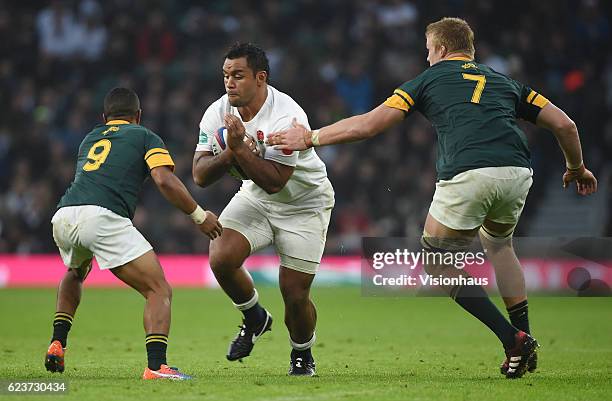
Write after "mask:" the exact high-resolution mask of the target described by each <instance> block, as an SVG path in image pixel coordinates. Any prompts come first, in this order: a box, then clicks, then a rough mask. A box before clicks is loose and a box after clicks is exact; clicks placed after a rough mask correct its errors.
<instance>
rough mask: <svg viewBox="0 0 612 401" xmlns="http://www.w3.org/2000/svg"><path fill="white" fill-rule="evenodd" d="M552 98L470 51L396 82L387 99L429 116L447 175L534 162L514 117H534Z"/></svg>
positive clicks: (439, 165) (442, 173)
mask: <svg viewBox="0 0 612 401" xmlns="http://www.w3.org/2000/svg"><path fill="white" fill-rule="evenodd" d="M547 103H548V100H547V99H546V98H545V97H544V96H542V95H540V94H539V93H537V92H535V91H533V90H532V89H531V88H529V87H528V86H525V85H523V84H521V83H519V82H517V81H515V80H513V79H511V78H508V77H506V76H505V75H503V74H500V73H498V72H496V71H494V70H492V69H491V68H490V67H488V66H486V65H484V64H479V63H476V62H474V61H473V60H470V59H469V58H466V57H454V58H450V59H446V60H443V61H440V62H438V63H436V64H434V65H433V66H431V67H430V68H428V69H427V70H425V71H424V72H423V73H421V74H420V75H419V76H417V77H416V78H415V79H413V80H411V81H408V82H405V83H404V84H402V85H401V86H400V87H399V88H397V89H396V90H395V91H394V92H393V95H391V96H390V97H389V98H388V99H387V100H386V101H385V103H384V104H385V105H387V106H389V107H393V108H397V109H400V110H402V111H404V112H405V114H406V115H408V114H409V113H411V112H412V111H413V110H417V111H419V112H421V113H422V114H423V115H424V116H425V117H426V118H427V119H428V120H429V121H431V123H432V125H433V127H434V129H435V130H436V133H437V136H438V148H437V153H438V155H437V161H436V170H437V172H438V179H439V180H448V179H450V178H452V177H454V176H455V175H457V174H459V173H462V172H464V171H467V170H472V169H477V168H482V167H502V166H516V167H530V153H529V148H528V146H527V139H526V137H525V134H524V133H523V131H522V130H521V129H520V128H519V126H518V124H517V122H516V119H517V118H522V119H525V120H527V121H531V122H533V123H535V121H536V118H537V116H538V113H539V112H540V110H541V109H542V108H543V107H544V106H545V105H546V104H547Z"/></svg>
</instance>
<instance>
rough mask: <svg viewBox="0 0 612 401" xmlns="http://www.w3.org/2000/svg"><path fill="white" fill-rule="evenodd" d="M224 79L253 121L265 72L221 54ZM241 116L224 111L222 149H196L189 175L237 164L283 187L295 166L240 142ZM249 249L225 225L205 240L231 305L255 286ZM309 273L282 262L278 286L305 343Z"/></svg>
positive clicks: (264, 91) (311, 310)
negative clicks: (216, 151) (218, 234)
mask: <svg viewBox="0 0 612 401" xmlns="http://www.w3.org/2000/svg"><path fill="white" fill-rule="evenodd" d="M223 81H224V84H225V91H226V93H227V95H228V101H229V103H230V104H231V105H232V106H234V107H236V108H237V109H238V112H239V113H240V117H241V118H242V121H244V122H248V121H250V120H252V119H253V118H254V117H255V116H256V115H257V113H258V112H259V110H260V109H261V107H262V106H263V104H264V103H265V101H266V98H267V95H268V87H267V82H266V81H267V73H266V72H265V71H257V72H255V71H253V70H252V69H251V68H249V66H248V63H247V60H246V58H245V57H242V58H237V59H234V60H230V59H226V60H225V62H224V63H223ZM242 121H241V119H240V118H238V117H237V116H235V115H232V114H227V115H226V116H225V117H224V125H225V127H226V128H227V130H228V138H227V148H226V149H225V150H224V151H223V152H221V153H220V154H219V155H217V156H213V155H212V152H196V153H195V155H194V158H193V168H192V173H193V179H194V181H195V182H196V184H198V185H199V186H202V187H205V186H208V185H210V184H212V183H213V182H215V181H216V180H218V179H219V178H221V177H222V176H223V174H225V173H226V172H227V171H228V170H229V169H230V168H231V167H232V166H234V165H238V166H240V167H241V168H242V170H243V171H244V172H245V173H246V174H247V176H248V177H249V178H250V179H251V180H253V182H254V183H255V184H256V185H258V186H259V187H260V188H262V189H263V190H265V191H266V192H267V193H269V194H273V193H276V192H279V191H280V190H282V189H283V188H284V187H285V185H286V184H287V181H288V180H289V178H291V175H292V174H293V170H294V168H293V167H291V166H286V165H283V164H280V163H276V162H274V161H271V160H265V159H262V158H261V157H259V155H258V154H256V153H254V152H253V150H254V143H252V140H251V139H250V138H249V137H246V138H247V140H246V141H245V127H244V125H243V123H242ZM250 254H251V247H250V244H249V242H248V240H247V239H246V238H245V237H244V236H243V235H242V234H240V233H239V232H238V231H235V230H232V229H225V230H224V232H223V236H222V237H220V238H219V239H216V240H214V241H212V242H211V244H210V266H211V269H212V270H213V273H214V274H215V277H216V278H217V281H218V282H219V284H220V285H221V288H223V290H224V291H225V293H226V294H227V295H228V296H229V297H230V298H231V299H232V301H234V303H236V304H240V303H244V302H246V301H248V300H250V299H251V298H252V297H253V295H254V290H255V287H254V285H253V280H252V279H251V276H250V275H249V273H248V272H247V271H246V269H245V268H244V267H243V264H244V261H245V260H246V258H247V257H248V256H249V255H250ZM313 278H314V275H311V274H306V273H301V272H298V271H295V270H292V269H288V268H286V267H283V266H281V267H280V270H279V285H280V289H281V293H282V295H283V299H284V301H285V324H286V326H287V328H288V330H289V333H290V335H291V338H292V339H293V341H296V342H298V343H303V342H307V341H308V340H310V339H311V338H312V334H313V333H314V328H315V325H316V309H315V307H314V304H313V303H312V301H311V300H310V286H311V283H312V280H313Z"/></svg>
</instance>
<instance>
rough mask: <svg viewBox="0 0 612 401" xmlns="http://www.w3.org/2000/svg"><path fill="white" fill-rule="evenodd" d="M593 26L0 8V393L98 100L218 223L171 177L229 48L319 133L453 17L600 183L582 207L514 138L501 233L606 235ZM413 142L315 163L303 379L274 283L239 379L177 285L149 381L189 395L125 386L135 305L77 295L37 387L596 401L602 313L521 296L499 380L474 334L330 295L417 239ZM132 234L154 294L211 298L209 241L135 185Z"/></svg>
mask: <svg viewBox="0 0 612 401" xmlns="http://www.w3.org/2000/svg"><path fill="white" fill-rule="evenodd" d="M611 8H612V4H611V3H610V2H606V1H599V2H598V1H594V0H580V1H569V0H563V1H552V0H550V1H543V0H541V1H485V0H482V1H476V0H464V1H462V0H449V1H427V0H418V1H401V0H398V1H396V0H360V1H348V0H327V1H315V0H301V1H281V0H267V1H261V2H257V1H246V0H242V1H240V0H233V1H231V2H230V1H205V2H203V1H143V0H105V1H102V0H98V1H95V0H84V1H77V0H72V1H35V0H21V1H10V0H0V188H1V190H0V287H4V286H7V285H8V287H30V286H34V287H37V288H30V289H28V288H2V289H1V290H0V316H1V317H2V319H3V324H2V330H0V333H1V334H0V356H2V357H3V363H2V365H0V384H1V385H0V394H3V393H2V392H3V391H4V389H3V385H4V384H6V383H7V380H17V379H20V380H27V381H35V380H45V379H49V378H51V376H50V375H49V374H48V373H47V372H46V371H45V370H44V367H43V364H42V356H43V352H44V349H45V347H46V345H47V344H48V341H49V335H50V332H51V319H52V316H53V312H54V300H55V288H54V287H55V286H56V285H57V282H58V280H59V277H61V275H62V274H63V271H64V269H63V267H62V265H61V261H60V258H59V256H58V255H57V252H56V249H55V247H54V244H53V242H52V239H51V229H50V225H49V220H50V217H51V215H52V214H53V212H54V210H55V205H56V203H57V201H58V199H59V197H60V196H61V194H62V193H63V191H64V190H65V188H66V186H67V185H68V184H69V183H70V181H71V179H72V177H73V174H74V165H75V155H76V150H77V147H78V144H79V143H80V141H81V139H82V137H83V136H84V134H85V133H86V132H88V131H89V130H90V129H91V127H92V126H94V125H95V124H97V123H99V122H101V120H100V111H101V106H102V104H101V102H102V98H103V96H104V94H105V93H106V91H107V90H108V89H110V88H112V87H114V86H117V85H128V86H131V87H133V88H134V89H135V90H136V91H137V92H138V93H139V94H140V97H141V100H142V106H143V109H144V119H143V124H144V125H146V126H148V127H150V128H152V129H153V130H155V131H156V132H157V133H159V134H160V135H161V136H162V137H163V138H164V139H165V141H166V144H167V146H168V147H169V149H170V151H171V153H172V154H173V156H174V158H175V161H176V163H177V172H178V173H179V175H180V176H181V178H182V179H183V180H184V182H185V183H186V184H187V185H188V186H189V187H190V189H191V190H192V192H193V193H194V194H195V195H196V197H197V198H198V199H199V201H200V202H201V203H202V204H204V205H206V207H208V208H210V209H212V210H214V211H216V212H220V211H221V210H222V208H223V206H224V205H225V204H226V202H227V201H228V200H229V199H230V197H231V196H232V194H233V193H234V191H235V190H236V189H237V187H238V182H237V181H235V180H233V179H231V178H229V177H226V178H224V179H223V180H222V181H221V182H219V183H216V184H215V185H213V186H212V187H210V188H209V189H205V190H202V189H199V188H196V187H195V186H194V185H193V183H192V180H191V173H190V171H191V160H192V156H193V150H194V147H195V143H196V140H197V132H198V129H197V125H198V122H199V121H200V118H201V116H202V114H203V112H204V110H205V108H206V107H207V106H208V104H210V103H211V102H212V101H214V100H215V99H217V98H218V97H219V96H220V95H221V94H222V93H223V84H222V76H221V71H220V69H221V64H222V61H223V60H222V55H223V53H224V50H225V49H226V47H227V46H228V45H229V44H231V43H232V42H234V41H236V40H249V41H255V42H258V43H259V44H261V45H262V46H263V47H264V48H265V49H266V50H267V52H268V56H269V58H270V61H271V68H272V71H271V81H272V84H273V85H274V86H275V87H277V88H278V89H280V90H282V91H285V92H287V93H288V94H290V95H291V96H292V97H293V98H294V99H296V100H297V101H298V103H300V104H301V105H302V107H303V108H304V109H305V110H306V112H307V113H308V116H309V118H310V121H311V125H312V126H313V127H319V126H322V125H324V124H327V123H330V122H333V121H335V120H337V119H339V118H342V117H345V116H348V115H351V114H354V113H359V112H363V111H366V110H368V109H369V108H370V107H373V106H375V105H377V104H379V103H380V102H382V101H383V100H384V99H385V98H386V97H387V96H388V94H389V93H391V91H392V90H393V89H394V88H395V87H396V86H397V85H399V84H400V83H402V82H403V81H405V80H407V79H410V78H412V77H413V76H415V75H416V74H417V73H419V72H420V71H421V70H423V69H424V68H426V67H427V63H426V60H425V59H426V51H425V46H424V38H423V31H424V28H425V26H426V24H427V23H428V22H431V21H434V20H437V19H439V18H440V17H442V16H448V15H452V16H460V17H463V18H466V19H467V20H468V21H469V23H470V24H471V25H472V27H473V28H474V30H475V33H476V48H477V59H478V60H479V61H481V62H485V63H488V64H490V65H492V66H493V67H494V68H495V69H497V70H498V71H501V72H505V73H507V74H509V75H511V76H512V77H514V78H517V79H519V80H521V81H523V82H525V83H528V84H530V85H532V86H533V87H534V88H536V89H537V90H538V91H541V92H542V93H543V94H545V95H546V96H547V97H549V98H550V99H551V100H552V101H554V102H555V103H556V104H558V105H560V106H561V107H562V108H563V109H565V110H566V111H567V112H568V113H569V114H570V116H571V117H572V118H574V119H575V120H576V122H577V124H578V127H579V129H580V133H581V137H582V143H583V146H584V154H585V158H586V161H587V163H588V166H589V168H591V169H592V170H593V171H594V172H595V173H596V174H597V176H598V178H599V180H600V191H599V192H598V193H597V194H596V195H595V196H592V197H589V198H588V199H581V198H579V197H578V196H577V195H576V194H575V193H574V192H573V191H567V192H565V193H563V192H562V190H561V188H560V187H561V185H560V183H561V174H562V173H563V159H562V156H561V152H560V151H559V149H558V148H557V145H556V143H555V140H554V138H553V137H552V135H551V134H550V133H545V132H541V131H538V130H537V129H535V128H534V127H532V126H530V125H525V129H526V132H527V135H528V137H529V140H530V143H531V149H532V155H533V167H534V170H535V182H534V187H533V188H532V191H531V193H530V196H529V199H528V202H527V208H526V210H525V214H524V216H523V218H522V220H521V223H520V227H519V230H518V234H520V235H523V236H544V237H546V236H558V235H562V236H569V237H572V236H583V235H586V236H603V235H605V236H610V235H611V234H612V224H611V216H610V213H609V211H610V210H611V209H612V208H611V207H610V171H611V169H612V163H611V162H612V158H610V156H609V155H610V154H611V151H612V113H611V111H612V110H611V109H612V57H611V55H612V48H611V47H612V46H611V40H610V39H611V33H610V22H611V18H610V15H612V13H611ZM434 141H435V139H434V135H433V132H432V129H431V127H430V125H429V124H428V123H427V122H426V121H425V120H424V119H423V118H422V117H420V116H418V115H415V116H412V117H411V118H409V119H408V120H407V121H406V122H405V123H404V124H402V125H401V126H399V127H397V128H396V129H393V130H391V131H390V132H388V133H385V134H383V135H380V136H379V137H377V138H374V139H373V140H370V141H368V142H365V143H359V144H352V145H343V146H337V147H328V148H321V149H319V150H318V153H319V154H320V155H321V157H322V158H323V159H324V160H325V162H326V163H327V167H328V172H329V175H330V179H331V180H332V182H333V184H334V186H335V189H336V208H335V211H334V213H333V220H332V224H331V227H330V231H329V237H328V246H327V250H326V255H328V256H327V257H326V260H325V264H324V265H323V266H322V272H321V273H325V274H319V275H318V276H317V279H316V281H315V286H314V288H313V298H314V301H315V302H316V304H317V307H318V316H319V319H318V325H317V334H318V338H319V339H318V342H317V344H316V345H315V349H314V354H315V357H316V358H317V370H318V373H319V376H320V377H318V378H315V379H313V380H308V381H303V380H297V381H296V380H292V379H293V378H289V377H287V376H286V368H287V362H288V346H287V335H286V330H285V329H284V327H282V326H283V325H282V314H283V305H282V299H281V296H280V294H279V293H278V290H277V288H274V286H271V287H265V286H262V287H258V288H259V291H260V295H261V299H262V302H264V304H265V306H266V307H267V308H268V309H269V310H270V311H271V313H272V314H273V315H274V316H275V318H276V322H275V328H274V330H273V331H272V332H271V333H269V334H267V335H266V336H265V337H263V338H262V339H261V341H259V342H258V345H257V347H256V349H255V351H254V354H253V355H252V356H251V357H249V358H247V360H246V361H245V363H244V364H231V363H229V362H227V361H226V360H225V357H224V352H225V350H226V349H227V348H226V347H227V343H228V341H229V340H230V336H232V335H233V334H234V333H235V331H234V330H235V327H234V325H235V324H236V323H238V321H239V313H238V312H237V311H236V310H235V309H234V308H233V307H232V306H231V304H230V302H229V300H228V299H227V297H226V296H225V294H223V293H222V292H221V291H219V290H217V289H202V288H192V289H190V288H176V289H175V291H174V297H173V322H172V333H171V345H170V348H169V362H171V364H177V366H179V367H181V369H183V370H184V371H186V372H188V373H191V374H193V375H195V376H196V378H197V380H193V381H190V382H187V383H142V382H141V381H140V380H139V375H140V373H141V372H142V368H143V363H144V360H145V352H144V345H143V341H142V340H143V332H142V326H141V318H140V314H141V310H142V303H143V300H142V298H140V297H139V296H138V295H137V294H135V293H134V292H133V291H131V290H126V289H122V288H100V289H98V288H88V289H87V291H86V292H85V295H84V297H83V302H82V303H81V306H80V308H79V311H78V314H77V317H76V319H75V325H74V327H73V329H72V331H71V337H70V349H69V354H68V359H67V370H66V372H65V373H64V375H63V376H57V375H56V376H53V378H54V379H62V380H67V381H68V382H69V386H70V390H69V395H68V396H67V397H64V399H75V400H79V401H82V400H100V399H110V398H112V399H115V400H130V401H133V400H146V401H151V400H158V399H160V400H161V399H163V400H168V399H177V398H184V399H194V398H198V399H213V400H216V399H249V400H266V401H270V400H295V399H308V400H315V399H323V400H329V399H352V400H353V399H359V400H368V401H369V400H372V399H381V400H382V399H384V400H406V399H435V400H442V399H495V400H497V401H503V400H512V401H514V400H516V399H517V397H520V398H521V399H538V400H559V399H564V400H584V399H609V398H610V394H612V384H611V383H612V380H611V379H612V376H611V372H612V365H610V361H612V343H611V338H610V335H609V333H610V332H612V320H611V319H610V318H609V316H610V299H611V298H589V299H586V298H582V297H580V298H578V297H565V298H551V297H545V296H533V297H531V298H530V301H529V303H530V316H531V323H532V324H531V326H532V329H533V330H534V334H535V335H536V337H537V338H538V339H539V340H540V342H541V344H542V348H541V350H540V369H539V370H538V372H537V373H535V374H529V375H527V376H526V377H524V378H523V379H522V380H520V381H517V382H511V383H508V381H506V380H505V379H504V378H503V377H501V376H500V375H499V373H498V365H499V362H500V361H501V358H502V356H503V353H502V350H501V348H500V347H499V344H498V343H497V339H496V338H495V336H493V335H492V334H491V333H490V332H488V331H487V330H486V329H483V327H481V325H480V323H479V322H477V321H476V320H475V319H471V318H469V317H467V315H466V313H464V312H462V311H460V310H458V308H457V306H456V305H454V303H453V302H450V301H449V300H448V299H444V298H438V299H434V298H420V297H373V296H362V295H361V294H360V291H359V288H356V287H355V286H338V285H337V284H339V283H349V282H352V283H354V282H359V263H360V261H359V257H358V256H356V255H357V254H358V252H359V245H360V238H361V237H362V236H364V235H369V236H380V237H383V236H388V235H399V236H402V235H405V236H410V237H414V236H418V235H420V230H421V225H422V223H423V219H424V216H425V213H426V210H427V206H428V205H429V202H430V200H431V196H432V193H433V189H434V181H435V173H434V162H433V160H434V155H435V153H434V152H435V150H434ZM135 224H136V226H137V227H138V228H139V229H140V230H141V231H142V232H143V233H144V234H145V236H146V237H147V238H148V239H149V240H150V241H151V242H152V244H153V245H154V246H155V248H156V250H158V251H159V252H160V253H162V254H165V255H167V256H164V257H162V263H163V264H164V267H165V269H166V273H167V276H168V279H169V281H170V282H171V283H172V284H173V285H175V286H176V287H180V286H187V285H191V286H196V287H201V286H202V285H208V284H213V283H214V278H212V276H211V274H210V269H209V268H208V266H207V260H206V256H205V255H206V252H207V246H208V241H207V240H206V239H205V238H204V237H203V236H202V235H199V234H198V233H197V231H196V230H195V228H194V227H193V224H192V223H191V222H190V221H189V219H187V218H185V216H183V215H182V214H181V213H180V212H177V211H175V210H173V209H172V208H171V207H170V206H169V205H168V204H167V203H166V202H165V201H164V200H163V199H162V196H161V195H160V194H159V193H157V190H156V189H155V188H154V185H153V184H151V183H149V184H148V185H147V188H146V189H145V191H144V193H143V196H142V201H141V204H140V207H139V208H138V213H137V215H136V218H135ZM177 254H178V255H177ZM168 255H169V256H168ZM172 255H174V256H172ZM276 263H277V262H276V261H275V260H274V258H272V257H270V256H269V255H261V256H255V257H252V258H249V261H248V262H247V266H248V267H249V268H251V267H253V268H254V270H255V271H254V273H253V274H254V276H255V279H256V280H258V281H259V282H260V283H261V282H269V283H272V282H273V281H274V278H275V276H276V275H277V273H276V272H277V270H276V268H277V265H276ZM262 266H263V267H264V268H261V267H262ZM330 267H331V268H330ZM536 267H537V266H536ZM526 270H527V271H528V272H529V269H528V266H526ZM536 270H537V269H536ZM608 270H610V269H608ZM98 273H99V272H98V271H96V270H94V272H92V274H91V276H90V277H89V278H88V283H89V284H91V281H92V280H93V279H96V280H97V281H95V282H96V283H97V284H98V285H101V286H104V287H106V286H111V285H117V283H118V281H117V280H116V279H115V278H114V277H113V276H112V275H111V274H110V273H108V272H106V273H107V274H106V275H103V274H98ZM608 279H610V275H609V274H608ZM530 282H531V280H528V284H529V283H530ZM608 282H610V281H608ZM89 284H88V285H89ZM324 284H333V286H332V287H329V288H327V287H326V286H325V285H324ZM41 286H42V287H48V288H38V287H41ZM495 302H497V304H498V305H499V306H500V308H503V306H501V302H500V300H499V299H495ZM173 384H176V385H173ZM21 399H24V400H27V399H38V398H37V397H36V396H31V397H28V396H27V395H26V396H23V397H22V398H21Z"/></svg>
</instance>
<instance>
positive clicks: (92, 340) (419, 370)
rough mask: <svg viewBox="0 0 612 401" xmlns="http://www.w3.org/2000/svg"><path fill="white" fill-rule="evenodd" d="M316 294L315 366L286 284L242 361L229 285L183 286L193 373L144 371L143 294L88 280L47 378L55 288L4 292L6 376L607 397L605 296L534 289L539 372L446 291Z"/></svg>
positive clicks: (153, 396)
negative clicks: (294, 334)
mask: <svg viewBox="0 0 612 401" xmlns="http://www.w3.org/2000/svg"><path fill="white" fill-rule="evenodd" d="M313 298H314V300H315V302H316V304H317V307H318V312H319V324H318V327H317V336H318V342H317V344H316V346H315V348H314V351H313V353H314V356H315V358H316V361H317V372H318V374H319V377H315V378H294V377H287V376H286V372H287V367H288V362H289V351H290V350H289V345H288V340H287V332H286V329H285V327H284V325H283V309H282V300H281V298H280V295H279V293H278V290H277V289H274V288H261V289H260V299H261V302H262V304H263V305H264V306H266V307H267V308H268V309H269V310H270V311H271V313H272V314H273V316H274V317H275V319H276V320H275V322H274V325H273V331H272V332H271V333H267V334H266V335H265V336H264V337H262V339H261V340H260V342H258V343H257V346H256V347H255V349H254V351H253V354H252V355H251V356H250V357H248V358H246V359H245V361H244V363H238V362H228V361H226V360H225V351H226V349H227V345H228V342H229V341H230V340H231V338H232V337H233V336H234V335H235V333H236V331H237V327H236V326H237V324H238V323H239V321H240V315H239V313H238V312H237V311H235V310H234V309H233V308H232V306H231V303H230V302H229V300H228V299H227V298H226V297H225V295H224V294H223V293H222V292H221V291H220V290H204V289H176V290H175V292H174V300H173V317H172V320H173V322H172V330H171V333H170V345H169V350H168V361H169V363H170V364H171V365H176V366H179V367H180V368H181V369H182V370H183V371H185V372H186V373H190V374H193V375H194V376H195V377H196V379H195V380H192V381H188V382H159V381H158V382H143V381H142V380H140V375H141V374H142V371H143V369H144V367H145V365H146V353H145V350H144V333H143V330H142V307H143V304H144V302H143V300H142V298H140V296H139V295H138V294H137V293H136V292H134V291H132V290H129V289H86V290H85V292H84V295H83V300H82V303H81V306H80V308H79V311H78V313H77V316H76V318H75V321H74V326H73V328H72V331H71V332H70V337H69V340H68V345H69V348H68V352H67V357H66V366H67V367H66V372H65V373H64V374H63V375H57V374H56V375H51V374H50V373H48V372H46V371H45V368H44V366H43V356H44V352H45V350H46V347H47V345H48V341H49V338H50V335H51V321H52V318H53V312H54V302H55V291H54V290H51V289H27V290H26V289H3V290H0V316H1V317H2V321H3V324H2V328H1V329H0V333H1V335H0V340H1V342H0V355H2V357H3V363H2V364H1V365H0V379H4V380H6V379H10V380H21V381H23V380H30V381H31V380H36V379H49V378H54V379H65V380H67V381H68V382H69V393H68V394H67V395H64V396H61V399H66V400H68V399H78V400H83V401H86V400H101V399H102V400H106V399H113V400H147V401H152V400H169V399H184V400H188V399H198V400H218V399H232V400H237V399H244V400H247V399H248V400H348V399H351V400H368V401H371V400H406V399H412V400H434V399H435V400H444V399H453V400H481V399H488V400H496V401H497V400H513V401H515V400H516V399H517V398H520V399H527V400H535V399H537V400H559V399H563V400H584V399H599V400H603V399H612V398H611V397H612V384H611V381H612V380H611V379H612V299H610V298H591V299H587V298H543V297H532V298H531V299H530V302H529V303H530V317H531V326H532V330H533V332H534V334H535V336H536V338H538V339H539V341H540V344H541V345H542V347H541V348H540V351H539V356H540V364H539V369H538V371H537V372H536V373H533V374H527V375H526V376H525V377H524V378H523V379H520V380H515V381H511V380H507V379H505V378H504V377H503V376H501V375H500V374H499V369H498V366H499V363H500V362H501V360H502V357H503V355H502V350H501V347H500V345H499V343H498V341H497V339H496V338H495V336H494V335H493V334H492V333H491V332H490V331H489V330H488V329H486V328H485V327H484V326H482V325H481V324H480V323H479V322H478V321H476V320H475V319H474V318H472V317H471V316H469V315H468V314H467V313H466V312H464V311H463V310H461V309H460V308H459V307H458V306H457V305H455V304H454V303H453V302H451V301H450V300H448V299H445V298H413V297H410V298H409V297H406V298H371V297H362V296H361V295H360V292H359V289H358V288H315V289H314V290H313ZM4 383H6V381H4ZM2 398H3V397H2ZM19 399H21V400H26V399H36V400H38V399H40V398H39V397H38V396H27V395H22V396H20V397H19Z"/></svg>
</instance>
